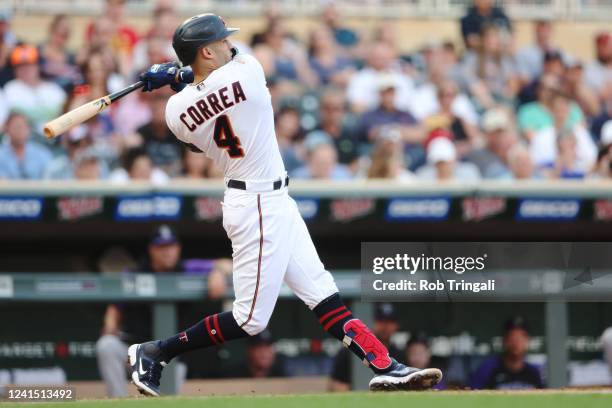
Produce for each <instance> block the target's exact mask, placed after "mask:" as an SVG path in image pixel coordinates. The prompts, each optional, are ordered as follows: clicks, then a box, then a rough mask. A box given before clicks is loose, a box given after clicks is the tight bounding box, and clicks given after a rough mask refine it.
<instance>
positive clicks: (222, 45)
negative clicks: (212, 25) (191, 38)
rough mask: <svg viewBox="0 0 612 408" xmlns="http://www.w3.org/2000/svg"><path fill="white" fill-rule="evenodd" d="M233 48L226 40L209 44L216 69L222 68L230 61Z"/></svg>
mask: <svg viewBox="0 0 612 408" xmlns="http://www.w3.org/2000/svg"><path fill="white" fill-rule="evenodd" d="M233 47H234V46H233V45H232V43H231V42H230V41H229V40H228V39H227V38H226V39H223V40H220V41H217V42H214V43H212V44H210V48H211V49H212V51H213V54H214V56H213V58H214V62H215V65H216V66H217V67H222V66H223V65H225V64H227V63H228V62H230V61H231V60H232V56H233V53H232V48H233Z"/></svg>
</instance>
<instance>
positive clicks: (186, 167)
mask: <svg viewBox="0 0 612 408" xmlns="http://www.w3.org/2000/svg"><path fill="white" fill-rule="evenodd" d="M182 176H183V177H184V178H187V179H193V180H198V179H204V178H209V179H215V178H216V179H219V178H223V172H221V171H220V170H219V169H218V168H217V167H215V165H214V163H213V161H212V160H211V159H209V158H208V157H206V155H204V154H203V153H199V152H195V151H193V150H190V149H187V148H186V149H183V173H182Z"/></svg>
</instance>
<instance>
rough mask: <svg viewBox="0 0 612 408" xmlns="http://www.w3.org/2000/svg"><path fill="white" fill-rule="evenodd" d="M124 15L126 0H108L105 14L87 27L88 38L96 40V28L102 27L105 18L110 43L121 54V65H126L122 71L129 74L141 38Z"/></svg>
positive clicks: (116, 52)
mask: <svg viewBox="0 0 612 408" xmlns="http://www.w3.org/2000/svg"><path fill="white" fill-rule="evenodd" d="M124 17H125V0H106V7H105V10H104V14H103V15H102V17H100V18H96V20H95V21H94V22H92V23H91V24H90V25H89V26H88V27H87V32H86V39H87V41H92V40H94V38H95V36H96V30H97V29H99V28H100V27H99V25H98V23H99V22H100V21H101V20H104V23H103V24H104V25H105V30H108V36H109V38H108V44H109V45H110V47H111V48H112V51H113V53H114V54H115V55H118V56H119V58H120V60H121V65H124V66H123V68H124V70H122V73H124V74H127V73H128V72H129V70H130V68H131V58H132V53H133V50H134V46H135V45H136V43H137V42H138V39H139V38H138V34H137V33H136V30H135V29H134V28H133V27H131V26H130V25H129V24H127V23H126V22H125V19H124ZM92 42H93V41H92Z"/></svg>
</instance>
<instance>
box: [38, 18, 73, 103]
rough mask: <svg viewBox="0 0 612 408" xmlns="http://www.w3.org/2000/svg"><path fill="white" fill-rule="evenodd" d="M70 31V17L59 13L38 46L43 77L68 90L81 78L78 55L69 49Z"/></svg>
mask: <svg viewBox="0 0 612 408" xmlns="http://www.w3.org/2000/svg"><path fill="white" fill-rule="evenodd" d="M70 33H71V30H70V21H69V20H68V17H66V16H65V15H64V14H58V15H56V16H54V17H53V19H52V20H51V24H50V25H49V35H48V37H47V40H46V41H45V42H44V43H43V44H41V45H40V46H39V47H38V51H39V53H40V72H41V75H42V77H43V78H45V79H49V80H51V81H54V82H55V83H56V84H58V85H59V86H61V87H62V88H63V89H64V90H65V91H66V92H70V90H71V88H72V86H73V85H74V84H75V83H77V82H79V81H80V80H81V74H80V72H79V70H78V67H77V65H76V57H75V55H74V54H73V53H71V52H70V51H69V50H68V41H69V39H70Z"/></svg>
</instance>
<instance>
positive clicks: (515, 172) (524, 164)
mask: <svg viewBox="0 0 612 408" xmlns="http://www.w3.org/2000/svg"><path fill="white" fill-rule="evenodd" d="M508 167H509V169H510V171H511V172H512V176H513V178H514V179H516V180H529V179H534V178H538V175H537V174H536V173H535V166H534V165H533V161H532V160H531V153H530V152H529V148H528V147H527V146H525V145H524V144H523V143H520V142H519V143H515V144H514V145H513V146H512V147H511V148H510V150H509V151H508Z"/></svg>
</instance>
